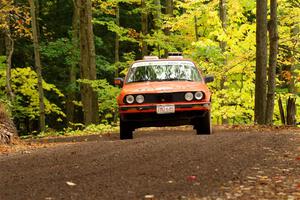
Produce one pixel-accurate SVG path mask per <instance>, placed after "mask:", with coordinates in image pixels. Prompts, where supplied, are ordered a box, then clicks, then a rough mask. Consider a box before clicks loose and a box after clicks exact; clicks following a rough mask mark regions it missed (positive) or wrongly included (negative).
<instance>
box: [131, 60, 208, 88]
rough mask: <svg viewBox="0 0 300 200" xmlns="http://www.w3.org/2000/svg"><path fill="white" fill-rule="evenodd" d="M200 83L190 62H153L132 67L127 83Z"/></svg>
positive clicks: (196, 72)
mask: <svg viewBox="0 0 300 200" xmlns="http://www.w3.org/2000/svg"><path fill="white" fill-rule="evenodd" d="M179 80H180V81H201V80H202V79H201V76H200V74H199V72H198V70H197V69H196V67H195V65H194V64H193V63H192V62H190V61H153V62H139V63H135V64H133V65H132V67H131V68H130V70H129V72H128V75H127V80H126V82H127V83H132V82H145V81H179Z"/></svg>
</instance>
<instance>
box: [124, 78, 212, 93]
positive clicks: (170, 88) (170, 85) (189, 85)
mask: <svg viewBox="0 0 300 200" xmlns="http://www.w3.org/2000/svg"><path fill="white" fill-rule="evenodd" d="M122 90H123V92H124V93H126V94H141V93H169V92H187V91H199V90H201V91H207V90H208V89H207V86H206V85H205V84H204V83H202V82H190V81H163V82H140V83H130V84H126V85H124V87H123V89H122Z"/></svg>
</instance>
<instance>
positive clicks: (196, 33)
mask: <svg viewBox="0 0 300 200" xmlns="http://www.w3.org/2000/svg"><path fill="white" fill-rule="evenodd" d="M194 24H195V40H196V42H198V40H199V36H198V18H197V16H194Z"/></svg>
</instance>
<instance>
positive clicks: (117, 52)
mask: <svg viewBox="0 0 300 200" xmlns="http://www.w3.org/2000/svg"><path fill="white" fill-rule="evenodd" d="M116 24H117V26H118V27H119V26H120V7H119V4H118V3H117V5H116ZM119 50H120V36H119V34H118V33H116V40H115V65H116V72H115V77H119V64H120V63H119V62H120V53H119Z"/></svg>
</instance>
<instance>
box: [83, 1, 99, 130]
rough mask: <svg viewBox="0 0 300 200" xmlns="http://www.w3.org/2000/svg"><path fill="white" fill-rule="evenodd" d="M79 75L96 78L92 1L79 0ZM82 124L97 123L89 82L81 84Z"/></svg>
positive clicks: (94, 101)
mask: <svg viewBox="0 0 300 200" xmlns="http://www.w3.org/2000/svg"><path fill="white" fill-rule="evenodd" d="M80 77H81V79H88V80H96V54H95V45H94V34H93V25H92V2H91V0H80ZM81 101H82V106H83V116H84V124H85V125H88V124H92V123H98V120H99V115H98V97H97V93H96V92H95V91H93V89H92V87H91V86H90V85H89V84H84V83H82V84H81Z"/></svg>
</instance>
